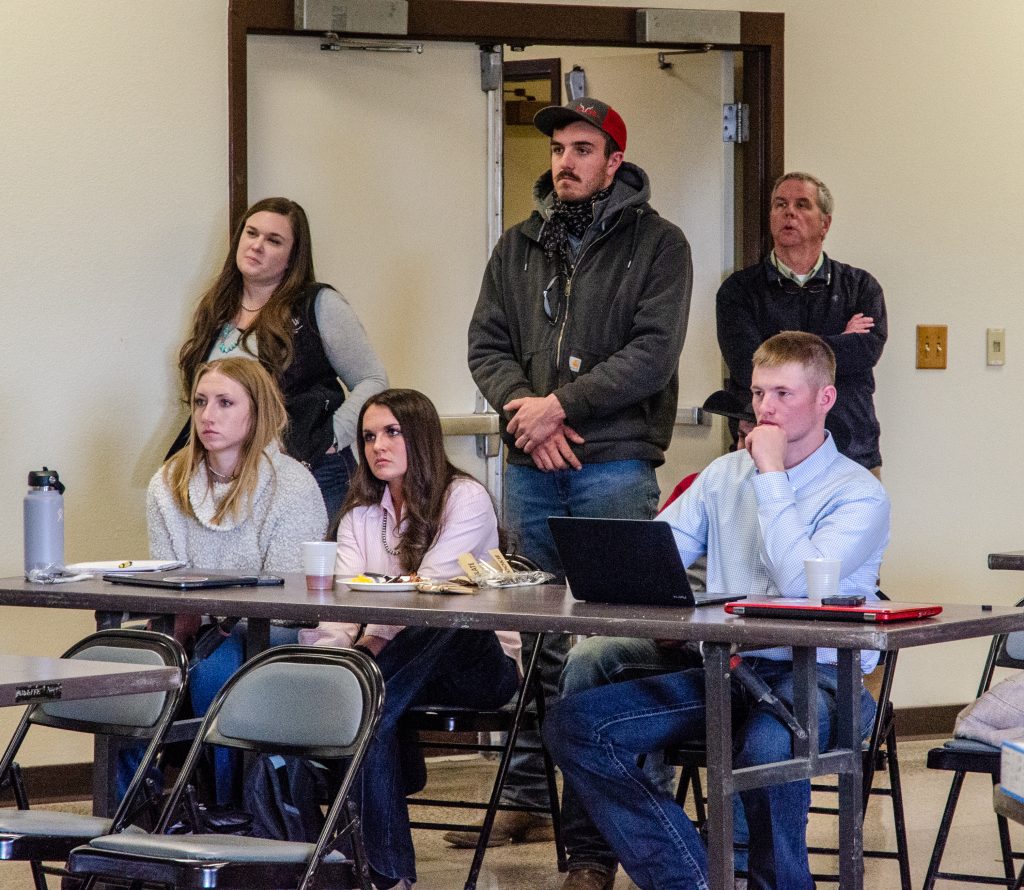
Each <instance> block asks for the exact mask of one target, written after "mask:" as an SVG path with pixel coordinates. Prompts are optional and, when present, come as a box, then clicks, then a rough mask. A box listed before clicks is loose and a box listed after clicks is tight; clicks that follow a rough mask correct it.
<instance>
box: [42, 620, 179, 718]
mask: <svg viewBox="0 0 1024 890" xmlns="http://www.w3.org/2000/svg"><path fill="white" fill-rule="evenodd" d="M61 657H62V658H71V659H82V660H84V661H112V662H117V663H121V664H139V665H150V666H154V667H176V668H178V670H179V671H180V672H181V677H182V680H183V682H184V678H185V677H186V675H187V664H188V662H187V658H186V656H185V653H184V651H183V650H182V648H181V645H180V644H179V643H178V642H177V641H176V640H174V639H172V638H171V637H168V636H165V635H164V634H159V633H154V632H152V631H143V630H127V629H126V630H103V631H98V632H97V633H94V634H91V635H90V636H88V637H86V638H85V639H84V640H81V641H80V642H78V643H76V644H75V645H74V646H72V647H71V648H70V649H68V651H67V652H65V653H64V655H63V656H61ZM181 694H182V690H181V688H180V687H179V688H178V689H173V690H167V691H161V692H143V693H139V694H136V695H112V696H107V697H104V698H88V699H81V700H78V701H68V702H46V703H44V704H40V705H38V706H37V707H35V708H33V709H32V710H31V712H30V714H29V720H30V721H31V722H32V723H37V724H40V725H44V726H53V727H58V728H60V729H68V730H73V731H78V732H93V733H101V734H104V735H125V736H133V737H137V738H149V737H151V736H152V735H153V733H154V732H155V731H156V730H157V727H158V725H159V722H160V717H161V715H162V714H163V713H164V711H165V708H166V706H167V703H168V700H169V699H179V698H180V697H181Z"/></svg>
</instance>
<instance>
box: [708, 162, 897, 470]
mask: <svg viewBox="0 0 1024 890" xmlns="http://www.w3.org/2000/svg"><path fill="white" fill-rule="evenodd" d="M832 206H833V201H832V193H831V192H830V191H829V190H828V187H827V186H826V185H825V183H823V182H822V181H821V180H820V179H818V178H817V177H815V176H811V175H810V174H809V173H786V174H785V175H783V176H780V177H779V179H778V180H777V181H776V183H775V188H774V190H773V192H772V202H771V212H770V216H769V226H770V228H771V233H772V243H773V249H772V251H771V253H770V254H769V255H768V256H767V257H766V258H765V259H764V260H762V261H761V262H760V263H758V264H757V265H754V266H750V267H749V268H746V269H742V270H741V271H739V272H736V273H735V274H733V275H731V276H729V278H727V279H726V280H725V282H724V283H723V284H722V286H721V287H720V288H719V290H718V300H717V316H718V345H719V347H720V348H721V350H722V356H723V357H724V358H725V363H726V364H727V365H728V366H729V375H730V380H729V383H728V384H727V385H728V388H729V391H730V392H733V393H735V394H737V395H740V396H743V397H746V396H748V395H749V390H750V358H751V356H752V355H753V354H754V350H755V349H757V347H758V346H759V345H760V344H761V343H763V342H764V341H765V340H767V339H768V338H769V337H771V336H773V335H774V334H777V333H779V331H808V332H810V333H812V334H817V335H818V336H819V337H821V338H822V339H823V340H824V341H825V342H826V343H828V345H829V346H830V347H831V349H832V351H833V352H834V353H835V356H836V389H837V391H838V393H839V397H838V401H837V403H836V407H835V409H834V410H833V411H832V414H831V415H830V417H829V420H828V422H827V423H826V426H828V427H829V429H832V428H833V425H837V426H841V427H845V428H846V429H847V430H848V431H849V442H848V444H846V446H845V447H844V448H843V449H842V453H843V454H845V455H846V456H847V457H849V458H851V459H852V460H855V461H856V462H857V463H859V464H860V465H861V466H864V467H867V468H868V469H869V470H871V471H872V472H874V473H875V474H876V475H878V474H879V472H880V469H881V464H882V454H881V452H880V451H879V447H878V438H879V433H880V428H879V425H878V418H877V417H876V416H875V405H874V392H875V375H874V367H875V365H876V364H877V363H878V360H879V358H881V356H882V348H883V347H884V346H885V338H886V336H887V333H888V325H887V323H886V317H885V297H884V296H883V295H882V288H881V287H880V286H879V284H878V282H877V281H876V280H875V279H874V278H873V277H872V276H871V275H870V274H869V273H867V272H865V271H864V270H863V269H857V268H856V267H854V266H848V265H846V264H845V263H840V262H837V261H836V260H834V259H832V258H831V257H829V256H828V255H827V254H826V253H825V252H824V250H823V245H824V242H825V236H826V235H827V234H828V230H829V228H830V226H831V225H832Z"/></svg>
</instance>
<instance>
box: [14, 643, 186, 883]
mask: <svg viewBox="0 0 1024 890" xmlns="http://www.w3.org/2000/svg"><path fill="white" fill-rule="evenodd" d="M63 657H64V658H76V659H87V660H92V661H115V662H121V663H125V664H139V665H150V666H166V667H175V668H177V669H178V671H179V672H180V675H181V678H182V683H181V685H180V686H179V687H178V688H177V689H173V690H169V691H166V692H146V693H139V694H136V695H115V696H110V697H107V698H92V699H83V700H81V701H70V702H52V703H45V704H37V705H32V706H31V707H29V708H27V709H26V710H25V713H24V714H23V715H22V718H21V721H20V722H19V723H18V726H17V729H15V731H14V735H13V736H12V738H11V740H10V742H9V743H8V745H7V750H6V751H4V754H3V756H2V757H0V782H2V783H4V784H9V785H10V786H11V788H12V791H13V793H14V799H15V801H16V803H17V809H8V808H5V809H0V859H2V860H5V861H19V862H24V861H28V862H29V863H30V865H31V868H32V880H33V882H34V884H35V887H36V890H46V875H47V874H59V875H63V874H65V872H64V871H63V870H62V869H57V868H53V867H52V866H44V865H43V862H46V861H49V862H53V861H61V862H63V861H64V860H65V859H67V857H68V854H69V853H70V852H71V850H72V849H74V848H75V847H77V846H79V845H80V844H85V843H88V842H89V841H90V840H92V839H93V838H94V837H97V836H99V835H104V834H116V833H118V832H120V831H122V830H124V829H125V828H126V827H127V826H128V825H129V824H130V823H131V820H132V819H133V818H134V817H135V815H136V814H138V813H139V812H140V811H141V810H142V809H143V808H144V807H145V805H146V803H147V802H149V803H150V804H151V805H152V806H153V807H154V808H155V802H151V801H147V799H146V795H145V793H144V791H145V788H144V780H145V776H146V772H147V770H148V769H149V767H150V765H151V764H152V762H153V758H154V757H155V755H156V753H157V751H158V750H159V748H160V746H161V744H162V743H163V739H164V736H165V734H166V732H167V728H168V727H169V726H170V724H171V720H172V719H173V716H174V712H175V710H176V709H177V707H178V704H179V703H180V701H181V699H182V696H183V695H184V691H185V677H186V673H187V659H186V657H185V653H184V651H183V650H182V648H181V646H180V645H179V644H178V643H177V642H176V641H175V640H173V639H171V638H170V637H167V636H164V635H163V634H158V633H153V632H152V631H142V630H104V631H99V632H98V633H94V634H90V635H89V636H88V637H86V638H85V639H83V640H81V641H80V642H78V643H76V644H75V645H74V646H72V647H71V648H70V649H68V651H67V652H65V653H64V655H63ZM33 726H47V727H50V728H54V729H60V730H66V731H70V732H88V733H93V734H95V735H104V736H119V737H122V738H130V739H137V740H145V739H148V740H149V745H148V746H147V747H146V750H145V753H144V754H143V756H142V760H141V762H140V763H139V765H138V768H137V769H136V771H135V775H134V776H133V777H132V779H131V782H130V783H129V785H128V789H127V792H126V793H125V796H124V798H123V799H122V800H121V802H120V804H119V805H118V806H117V808H116V810H115V811H114V813H113V816H112V817H111V818H109V819H107V818H101V817H98V816H86V815H79V814H75V813H64V812H59V811H56V810H33V809H29V800H28V793H27V791H26V789H25V784H24V782H23V780H22V775H21V769H20V768H19V766H18V764H17V762H16V761H15V758H16V757H17V756H18V751H19V749H20V748H21V746H22V743H23V742H24V741H25V738H26V736H27V735H28V733H29V730H30V729H31V728H32V727H33Z"/></svg>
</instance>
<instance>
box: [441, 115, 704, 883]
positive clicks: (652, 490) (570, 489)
mask: <svg viewBox="0 0 1024 890" xmlns="http://www.w3.org/2000/svg"><path fill="white" fill-rule="evenodd" d="M534 122H535V124H536V126H537V128H538V129H539V130H540V131H541V132H543V133H545V134H547V135H548V136H550V137H551V170H550V172H546V173H544V174H543V175H542V176H541V177H540V179H539V180H538V182H537V184H536V186H535V187H534V195H535V197H536V199H537V210H536V211H535V212H534V213H533V214H532V216H530V218H529V219H527V220H526V221H525V222H523V223H520V224H519V225H516V226H513V227H512V228H511V229H509V230H508V231H507V232H505V234H504V235H503V236H502V238H501V239H500V241H499V242H498V244H497V246H496V247H495V248H494V253H493V254H492V256H491V259H490V262H489V263H488V265H487V270H486V272H485V274H484V279H483V284H482V285H481V289H480V298H479V301H478V302H477V306H476V310H475V312H474V314H473V319H472V322H471V323H470V327H469V368H470V371H471V372H472V374H473V379H474V380H475V381H476V383H477V386H479V387H480V391H481V392H482V393H483V394H484V396H486V398H487V401H488V402H490V404H492V405H493V406H494V407H495V408H496V409H498V410H499V411H500V412H501V425H502V435H503V437H504V440H505V443H506V445H507V446H508V468H507V471H506V475H505V515H506V517H507V521H508V523H509V526H510V527H511V530H512V531H513V532H514V533H515V534H516V535H517V537H518V538H519V543H520V545H521V549H522V551H523V552H524V553H525V554H526V555H527V556H529V557H531V558H532V559H534V560H535V561H536V562H537V563H539V564H540V565H541V567H542V568H544V569H546V570H548V571H551V572H553V573H554V574H555V575H556V576H559V577H560V576H561V574H562V568H561V563H560V561H559V559H558V554H557V552H556V551H555V547H554V542H553V540H552V538H551V533H550V531H549V530H548V524H547V519H548V517H549V516H553V515H558V516H566V515H569V516H599V517H600V516H614V517H628V518H638V519H649V518H651V517H652V516H653V515H654V513H655V511H656V510H657V504H658V494H659V492H658V484H657V480H656V478H655V472H654V468H655V467H656V466H657V465H659V464H661V463H663V462H664V459H665V450H666V449H667V448H668V445H669V441H670V440H671V438H672V429H673V425H674V423H675V414H676V397H677V392H678V366H679V354H680V351H681V350H682V347H683V338H684V336H685V334H686V322H687V317H688V313H689V303H690V288H691V282H692V269H691V262H690V247H689V245H688V244H687V242H686V238H685V237H684V236H683V233H682V232H681V231H680V230H679V228H678V227H677V226H675V225H673V224H672V223H670V222H668V221H667V220H665V219H663V218H662V217H660V216H659V215H658V214H657V212H656V211H655V210H654V209H653V208H652V207H651V205H650V204H649V203H648V199H649V197H650V183H649V181H648V179H647V174H646V173H644V171H643V170H641V169H640V168H639V167H637V166H636V165H634V164H631V163H628V162H626V161H624V160H623V152H624V150H625V148H626V125H625V123H624V122H623V120H622V118H621V117H620V116H619V115H618V113H617V112H616V111H615V110H614V109H612V108H610V107H608V106H607V105H606V104H604V103H603V102H600V101H598V100H597V99H592V98H585V99H580V100H578V101H574V102H570V103H568V104H567V105H564V106H551V107H548V108H544V109H542V110H541V111H540V112H538V114H537V116H536V118H535V119H534ZM566 648H567V644H566V638H564V637H558V636H554V635H549V636H548V637H547V638H546V639H545V649H544V651H543V652H542V654H541V660H540V662H539V665H540V669H541V676H542V680H543V682H544V686H545V689H546V690H547V691H548V694H554V691H555V684H556V683H557V680H558V676H559V674H560V673H561V668H562V662H563V659H564V657H565V651H566ZM546 800H547V786H546V783H545V781H544V773H543V765H542V763H541V759H540V756H539V755H518V756H517V757H516V758H515V759H514V761H513V765H512V769H511V771H510V774H509V781H508V784H507V786H506V793H505V795H504V802H505V803H512V804H518V805H521V806H525V805H533V806H538V805H539V806H544V805H545V802H546ZM445 837H446V839H447V840H448V841H449V842H450V843H454V844H456V845H458V846H472V845H474V844H475V843H476V840H477V837H476V835H474V834H472V833H470V832H466V833H459V832H450V833H449V834H447V835H446V836H445ZM541 837H550V822H548V823H546V824H544V823H542V822H540V820H539V818H538V817H537V816H535V815H532V814H529V813H524V812H503V813H501V814H499V819H498V820H497V821H496V822H495V829H494V833H493V834H492V842H497V843H507V842H509V841H524V840H533V839H539V838H541ZM567 886H570V887H571V886H572V884H568V885H567Z"/></svg>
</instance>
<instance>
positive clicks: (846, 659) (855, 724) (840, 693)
mask: <svg viewBox="0 0 1024 890" xmlns="http://www.w3.org/2000/svg"><path fill="white" fill-rule="evenodd" d="M837 667H838V680H839V688H838V690H837V694H836V747H837V748H841V749H846V750H849V751H852V752H854V756H853V757H852V758H851V759H850V768H849V769H848V770H847V771H846V772H843V773H840V774H839V886H840V887H841V888H842V890H862V888H863V886H864V800H863V798H864V788H863V778H862V773H863V756H862V755H861V741H860V695H861V688H862V686H863V683H864V677H863V674H862V673H861V668H860V651H859V650H857V649H853V650H850V649H840V650H839V660H838V665H837Z"/></svg>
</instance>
